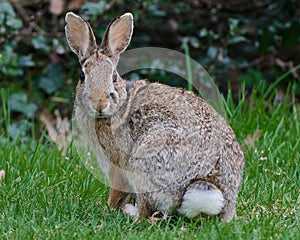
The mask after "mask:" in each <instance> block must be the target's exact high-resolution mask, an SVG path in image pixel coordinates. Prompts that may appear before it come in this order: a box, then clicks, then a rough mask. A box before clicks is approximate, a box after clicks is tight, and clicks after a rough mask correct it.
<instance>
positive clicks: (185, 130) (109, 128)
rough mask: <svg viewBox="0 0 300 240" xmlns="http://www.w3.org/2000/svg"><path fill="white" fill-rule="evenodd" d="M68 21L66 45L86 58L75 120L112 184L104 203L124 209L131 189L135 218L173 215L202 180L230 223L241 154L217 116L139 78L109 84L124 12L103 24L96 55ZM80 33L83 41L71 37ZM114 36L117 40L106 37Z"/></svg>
mask: <svg viewBox="0 0 300 240" xmlns="http://www.w3.org/2000/svg"><path fill="white" fill-rule="evenodd" d="M66 22H67V26H66V35H67V39H68V42H69V45H70V47H71V49H72V50H73V51H74V52H75V53H76V54H77V55H78V57H79V59H80V61H81V60H82V59H84V62H83V63H82V68H83V71H84V73H85V80H84V82H79V83H78V86H77V89H76V101H75V107H74V112H75V114H74V116H75V119H76V121H77V124H78V127H79V129H80V130H81V132H82V134H83V136H84V138H85V139H86V141H87V142H88V144H89V145H90V146H91V147H92V148H93V149H94V151H95V153H96V155H97V156H98V160H99V164H100V166H101V167H102V169H103V172H104V173H105V174H106V176H107V177H108V178H109V179H110V181H111V187H112V189H111V191H110V196H109V201H108V203H109V205H110V206H112V207H113V208H118V207H120V206H121V205H124V201H125V202H126V201H129V200H127V199H131V198H130V195H129V194H130V193H126V191H129V192H133V193H135V195H136V199H137V204H138V208H139V216H140V217H149V216H150V215H151V214H153V213H154V211H157V210H161V211H168V212H173V211H175V210H176V209H178V208H179V207H180V206H181V202H182V199H183V196H184V194H185V192H186V190H187V189H189V188H190V187H191V186H192V184H193V183H196V182H199V183H203V182H206V183H207V186H208V187H209V186H213V187H214V188H218V189H219V190H220V191H221V192H222V193H223V195H224V198H225V206H224V208H223V210H222V213H221V214H222V217H223V218H224V219H225V220H226V221H230V220H231V219H232V218H233V217H234V215H235V204H236V198H237V195H238V191H239V187H240V183H241V178H242V172H243V166H244V156H243V152H242V151H241V148H240V146H239V144H238V142H237V140H236V137H235V135H234V132H233V131H232V129H231V128H230V126H229V125H228V124H227V123H226V121H225V120H224V119H223V117H222V116H220V115H219V114H218V113H217V112H216V111H215V110H214V109H213V108H212V107H211V106H210V105H209V104H208V103H206V102H205V101H204V100H203V99H201V98H200V97H198V96H196V95H195V94H194V93H192V92H189V91H186V90H184V89H180V88H174V87H169V86H166V85H163V84H159V83H151V84H150V83H148V82H147V81H144V80H140V81H137V82H135V83H132V84H128V83H126V81H125V80H123V79H122V78H120V77H119V76H118V79H117V81H114V82H113V81H112V74H113V72H114V71H115V69H116V66H117V62H118V59H119V54H120V53H122V52H123V51H124V50H125V49H126V47H127V45H128V44H129V41H130V39H131V34H132V27H133V25H132V16H131V15H130V14H124V15H122V16H120V17H118V18H116V19H115V20H114V21H113V22H112V23H111V24H110V25H109V27H108V29H107V30H106V33H105V36H104V37H103V39H104V41H103V42H102V44H101V45H100V46H101V47H100V48H99V49H95V43H94V42H93V39H94V36H93V33H92V30H91V28H90V26H89V24H88V23H87V22H86V21H84V20H82V19H81V18H80V17H79V16H77V15H75V14H73V13H68V14H67V16H66ZM79 30H80V31H82V35H83V36H80V35H78V34H76V33H77V31H79ZM109 34H111V35H109ZM114 34H119V35H118V37H115V38H113V39H110V36H114ZM118 41H120V42H118ZM90 48H93V49H90ZM129 172H133V173H141V174H133V175H131V174H129ZM145 174H146V175H145ZM145 176H148V177H145ZM193 186H197V184H194V185H193ZM199 186H200V185H199V184H198V187H199ZM122 190H123V191H122ZM124 199H125V200H124ZM162 199H164V200H163V201H164V202H162ZM120 202H122V204H121V203H120Z"/></svg>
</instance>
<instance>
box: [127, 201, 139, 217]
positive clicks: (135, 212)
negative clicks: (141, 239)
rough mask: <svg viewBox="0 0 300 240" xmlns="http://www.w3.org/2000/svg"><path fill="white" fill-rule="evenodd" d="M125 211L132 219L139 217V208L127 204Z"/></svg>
mask: <svg viewBox="0 0 300 240" xmlns="http://www.w3.org/2000/svg"><path fill="white" fill-rule="evenodd" d="M123 211H124V212H125V213H127V214H129V216H131V217H138V215H139V210H138V208H137V207H135V206H133V205H132V204H125V206H124V208H123Z"/></svg>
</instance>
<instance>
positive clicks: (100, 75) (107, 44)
mask: <svg viewBox="0 0 300 240" xmlns="http://www.w3.org/2000/svg"><path fill="white" fill-rule="evenodd" d="M66 23H67V25H66V28H65V31H66V37H67V41H68V44H69V46H70V48H71V50H72V51H73V52H74V53H76V54H77V56H78V58H79V62H80V64H81V66H82V72H81V74H80V81H79V82H78V85H77V89H76V103H77V104H79V105H80V107H82V108H83V109H84V110H85V111H86V113H87V114H88V115H90V116H92V117H101V116H112V115H113V114H114V113H115V112H116V111H117V110H118V109H119V107H120V106H121V105H122V104H123V103H124V101H125V100H126V97H127V96H126V95H127V94H126V87H125V85H126V84H125V82H124V81H123V80H122V79H121V78H120V77H119V75H118V73H117V70H116V67H117V64H118V60H119V55H120V53H122V52H123V51H124V50H125V49H126V48H127V46H128V44H129V42H130V39H131V36H132V31H133V16H132V14H131V13H125V14H124V15H122V16H119V17H117V18H115V19H114V20H113V21H112V22H111V23H110V24H109V25H108V27H107V29H106V31H105V33H104V36H103V39H102V43H101V44H100V46H97V43H96V39H95V36H94V33H93V30H92V29H91V27H90V25H89V23H88V22H87V21H85V20H84V19H83V18H81V17H80V16H78V15H76V14H74V13H72V12H69V13H67V15H66Z"/></svg>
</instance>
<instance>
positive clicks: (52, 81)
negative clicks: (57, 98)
mask: <svg viewBox="0 0 300 240" xmlns="http://www.w3.org/2000/svg"><path fill="white" fill-rule="evenodd" d="M64 85H65V81H64V78H63V69H62V67H61V66H60V65H57V64H49V65H48V66H47V68H46V75H45V76H42V77H41V78H40V80H39V82H38V86H39V87H40V88H41V89H43V90H44V91H45V92H46V93H48V94H51V93H54V92H55V91H57V90H58V89H60V88H61V87H63V86H64Z"/></svg>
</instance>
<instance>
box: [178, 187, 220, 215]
mask: <svg viewBox="0 0 300 240" xmlns="http://www.w3.org/2000/svg"><path fill="white" fill-rule="evenodd" d="M223 207H224V196H223V194H222V192H221V191H220V190H219V189H218V188H217V187H215V186H214V185H212V184H211V183H207V182H203V181H201V182H195V183H193V184H192V185H191V186H190V187H189V188H188V190H187V191H186V193H185V194H184V196H183V199H182V204H181V207H180V208H179V209H178V212H179V213H180V214H182V215H185V216H187V217H188V218H193V217H196V216H197V215H199V214H200V213H205V214H207V215H217V214H219V213H221V211H222V209H223Z"/></svg>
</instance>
